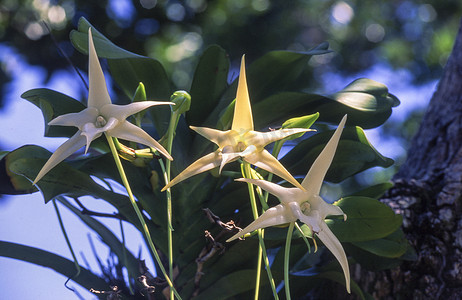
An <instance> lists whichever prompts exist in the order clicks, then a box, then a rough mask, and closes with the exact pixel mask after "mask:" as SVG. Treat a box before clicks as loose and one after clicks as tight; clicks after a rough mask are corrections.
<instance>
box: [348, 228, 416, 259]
mask: <svg viewBox="0 0 462 300" xmlns="http://www.w3.org/2000/svg"><path fill="white" fill-rule="evenodd" d="M352 244H353V245H355V246H356V247H358V248H361V249H363V250H366V251H368V252H370V253H373V254H375V255H378V256H383V257H389V258H397V257H400V256H401V255H403V254H404V253H405V252H406V250H407V248H408V247H409V243H408V241H407V240H406V237H405V236H404V233H403V231H402V230H401V229H398V230H397V231H395V232H393V233H392V234H390V235H388V236H386V237H384V238H381V239H377V240H372V241H362V242H352Z"/></svg>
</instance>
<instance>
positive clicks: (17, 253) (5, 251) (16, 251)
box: [0, 241, 110, 291]
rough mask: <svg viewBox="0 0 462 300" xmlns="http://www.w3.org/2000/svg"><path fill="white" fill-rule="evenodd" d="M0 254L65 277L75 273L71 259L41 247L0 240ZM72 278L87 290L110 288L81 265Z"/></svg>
mask: <svg viewBox="0 0 462 300" xmlns="http://www.w3.org/2000/svg"><path fill="white" fill-rule="evenodd" d="M0 256H3V257H9V258H14V259H19V260H22V261H25V262H30V263H33V264H36V265H39V266H43V267H46V268H50V269H52V270H55V271H56V272H58V273H60V274H62V275H64V276H66V277H67V278H71V277H72V276H74V275H75V264H74V262H73V261H70V260H68V259H67V258H64V257H62V256H59V255H56V254H54V253H50V252H47V251H44V250H41V249H37V248H33V247H29V246H24V245H19V244H16V243H11V242H6V241H0ZM72 280H73V281H74V282H76V283H77V284H79V285H81V286H82V287H84V288H86V289H87V290H89V289H90V288H94V289H96V290H105V291H106V290H109V289H110V287H109V284H107V283H106V281H104V279H102V278H101V277H99V276H97V275H95V274H93V273H92V272H90V271H89V270H87V269H85V268H83V267H80V274H79V276H77V277H76V278H72Z"/></svg>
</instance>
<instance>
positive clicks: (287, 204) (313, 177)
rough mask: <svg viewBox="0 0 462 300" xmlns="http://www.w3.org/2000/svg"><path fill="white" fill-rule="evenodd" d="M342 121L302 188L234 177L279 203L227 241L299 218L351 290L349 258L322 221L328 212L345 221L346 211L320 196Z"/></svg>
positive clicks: (342, 125) (344, 118) (343, 123)
mask: <svg viewBox="0 0 462 300" xmlns="http://www.w3.org/2000/svg"><path fill="white" fill-rule="evenodd" d="M345 122H346V116H344V117H343V119H342V121H341V122H340V124H339V126H338V128H337V130H336V131H335V133H334V135H333V136H332V137H331V139H330V140H329V142H328V143H327V145H326V146H325V147H324V149H323V150H322V152H321V153H320V154H319V156H318V157H317V159H316V160H315V161H314V163H313V165H312V166H311V168H310V170H309V171H308V174H307V175H306V177H305V179H304V180H303V182H302V187H303V188H304V190H301V189H299V188H285V187H282V186H280V185H277V184H275V183H272V182H269V181H266V180H260V179H248V178H241V179H237V180H238V181H245V182H248V183H252V184H254V185H257V186H259V187H261V188H262V189H264V190H266V191H268V192H270V193H271V194H273V195H275V196H276V197H278V198H279V200H280V201H281V204H279V205H276V206H274V207H271V208H270V209H268V210H267V211H265V212H264V213H263V214H262V215H261V216H260V217H259V218H258V219H256V220H255V221H253V222H252V223H251V224H250V225H249V226H247V227H246V228H244V229H243V230H242V231H240V232H239V233H237V234H235V235H234V236H233V237H231V238H229V239H228V240H227V242H230V241H232V240H235V239H237V238H239V237H241V236H244V235H245V234H247V233H250V232H252V231H254V230H257V229H259V228H266V227H269V226H277V225H281V224H286V223H291V222H295V221H297V220H300V221H302V222H303V223H305V224H306V225H308V227H309V228H310V230H311V231H312V232H314V233H315V234H316V236H317V237H318V238H319V239H320V240H321V241H322V242H323V243H324V245H325V246H326V247H327V248H328V249H329V250H330V251H331V252H332V254H334V256H335V258H336V259H337V260H338V261H339V262H340V265H341V266H342V269H343V273H344V275H345V280H346V287H347V291H348V293H350V271H349V269H348V260H347V258H346V255H345V251H344V250H343V247H342V245H341V244H340V242H339V240H338V239H337V238H336V237H335V235H334V234H333V233H332V231H331V230H330V229H329V227H328V226H327V224H326V223H325V221H324V219H325V218H326V216H329V215H333V216H337V215H340V216H341V215H343V218H344V220H345V221H346V215H345V214H344V213H343V211H342V210H341V209H340V207H338V206H336V205H332V204H329V203H327V202H325V201H324V200H323V199H322V198H321V197H320V196H319V192H320V190H321V185H322V182H323V180H324V177H325V176H326V173H327V170H328V169H329V166H330V164H331V163H332V160H333V158H334V155H335V150H336V149H337V145H338V142H339V139H340V135H341V134H342V131H343V127H344V126H345Z"/></svg>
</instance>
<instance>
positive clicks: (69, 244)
mask: <svg viewBox="0 0 462 300" xmlns="http://www.w3.org/2000/svg"><path fill="white" fill-rule="evenodd" d="M53 206H54V208H55V211H56V216H57V217H58V222H59V226H60V227H61V231H62V233H63V235H64V239H65V240H66V244H67V247H68V248H69V251H70V252H71V255H72V259H73V260H74V265H75V269H76V273H75V274H74V276H72V277H69V278H68V279H67V280H66V283H64V285H65V286H66V287H67V288H68V289H70V290H72V289H71V288H69V287H68V286H67V282H68V281H69V280H71V279H72V278H75V277H77V276H79V274H80V265H79V262H78V260H77V257H76V256H75V253H74V250H73V249H72V244H71V240H70V239H69V236H68V235H67V232H66V228H65V227H64V222H63V219H62V217H61V213H60V212H59V208H58V204H57V203H56V200H55V199H53Z"/></svg>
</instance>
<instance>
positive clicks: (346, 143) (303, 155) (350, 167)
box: [281, 127, 393, 183]
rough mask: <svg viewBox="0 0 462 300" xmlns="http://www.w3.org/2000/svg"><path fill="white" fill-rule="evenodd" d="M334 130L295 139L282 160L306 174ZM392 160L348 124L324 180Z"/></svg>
mask: <svg viewBox="0 0 462 300" xmlns="http://www.w3.org/2000/svg"><path fill="white" fill-rule="evenodd" d="M333 132H334V131H333V130H332V131H326V132H321V133H318V134H316V135H314V136H312V137H310V138H308V139H306V140H304V141H302V142H300V143H298V144H297V146H295V147H294V148H293V149H292V150H291V151H290V152H289V153H287V154H286V155H285V156H284V157H283V158H282V159H281V163H282V164H283V165H284V166H286V167H287V169H288V170H289V171H290V172H291V173H292V174H305V173H306V170H308V169H309V168H310V166H311V165H312V164H313V162H314V160H315V159H316V157H318V155H319V153H320V152H321V150H322V149H323V148H324V146H325V145H326V143H327V141H328V140H329V139H330V137H331V136H332V134H333ZM392 164H393V160H392V159H390V158H387V157H384V156H382V155H381V154H380V153H379V152H378V151H377V150H376V149H375V148H374V147H373V146H372V145H371V144H370V143H369V141H368V140H367V138H366V135H365V133H364V131H363V130H362V129H361V128H360V127H356V128H351V127H350V128H348V127H347V128H345V129H344V131H343V133H342V136H341V138H340V142H339V145H338V148H337V152H336V154H335V156H334V160H333V162H332V164H331V166H330V168H329V171H328V172H327V175H326V178H325V180H326V181H329V182H335V183H337V182H340V181H342V180H344V179H346V178H348V177H350V176H352V175H354V174H357V173H359V172H361V171H364V170H367V169H369V168H372V167H377V166H380V167H384V168H386V167H389V166H391V165H392Z"/></svg>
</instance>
